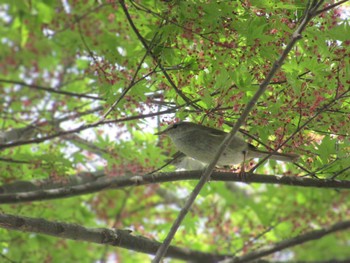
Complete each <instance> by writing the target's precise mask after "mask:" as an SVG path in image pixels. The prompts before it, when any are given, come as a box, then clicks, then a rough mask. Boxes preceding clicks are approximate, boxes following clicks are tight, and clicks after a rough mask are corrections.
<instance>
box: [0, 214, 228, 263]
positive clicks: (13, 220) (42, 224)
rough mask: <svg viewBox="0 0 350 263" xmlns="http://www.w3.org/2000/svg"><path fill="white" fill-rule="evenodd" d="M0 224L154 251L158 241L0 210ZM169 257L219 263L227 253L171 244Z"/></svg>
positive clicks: (125, 232) (116, 231)
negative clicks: (209, 251) (201, 250)
mask: <svg viewBox="0 0 350 263" xmlns="http://www.w3.org/2000/svg"><path fill="white" fill-rule="evenodd" d="M0 227H1V228H4V229H12V230H17V231H22V232H32V233H39V234H44V235H49V236H54V237H57V238H65V239H72V240H81V241H86V242H90V243H97V244H102V245H111V246H115V247H121V248H126V249H129V250H133V251H137V252H141V253H147V254H155V252H156V251H157V248H158V247H159V246H160V243H159V242H157V241H153V240H150V239H148V238H146V237H143V236H134V235H131V234H130V232H131V231H129V230H120V229H109V228H87V227H83V226H80V225H77V224H68V223H62V222H53V221H48V220H45V219H41V218H31V217H24V216H14V215H9V214H3V213H0ZM166 256H168V257H172V258H178V259H183V260H190V261H195V262H208V263H209V262H218V261H219V260H223V259H224V258H227V255H216V254H209V253H203V252H200V251H195V250H190V249H188V248H180V247H175V246H172V247H170V248H169V250H168V253H167V255H166Z"/></svg>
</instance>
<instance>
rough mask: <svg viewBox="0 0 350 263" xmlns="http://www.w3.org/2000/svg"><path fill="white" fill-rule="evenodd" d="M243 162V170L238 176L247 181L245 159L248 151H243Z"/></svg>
mask: <svg viewBox="0 0 350 263" xmlns="http://www.w3.org/2000/svg"><path fill="white" fill-rule="evenodd" d="M242 153H243V162H242V164H241V170H240V172H239V173H238V177H239V178H240V179H241V181H243V182H245V181H246V173H245V167H244V165H245V160H246V157H247V153H248V152H247V151H243V152H242Z"/></svg>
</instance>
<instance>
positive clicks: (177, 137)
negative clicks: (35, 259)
mask: <svg viewBox="0 0 350 263" xmlns="http://www.w3.org/2000/svg"><path fill="white" fill-rule="evenodd" d="M161 134H165V135H167V136H169V137H170V139H171V140H172V142H173V143H174V144H175V146H176V148H177V149H178V150H179V151H181V152H182V153H184V154H186V155H187V156H189V157H192V158H193V159H196V160H198V161H201V162H203V163H206V164H209V163H210V162H211V161H212V160H213V158H214V154H216V153H217V151H218V149H219V146H220V144H221V142H222V141H223V140H224V139H225V137H226V135H227V133H226V132H224V131H220V130H217V129H213V128H209V127H206V126H203V125H200V124H195V123H192V122H179V123H174V124H172V125H170V126H169V127H168V128H166V129H165V130H164V131H161V132H159V133H156V135H161ZM267 156H268V158H269V159H273V160H278V161H284V162H293V161H295V160H296V159H297V158H298V157H299V156H298V155H296V154H290V153H277V152H275V153H269V152H265V151H261V150H258V149H257V148H256V147H255V146H253V145H251V144H250V143H247V142H245V141H244V140H243V139H242V138H240V137H239V136H235V137H234V138H233V140H232V141H231V143H230V145H229V146H228V147H227V148H226V150H225V151H224V152H223V153H222V155H221V157H220V159H219V161H218V163H217V164H218V165H223V166H224V165H234V164H239V163H242V162H244V161H245V160H248V159H252V158H265V157H267Z"/></svg>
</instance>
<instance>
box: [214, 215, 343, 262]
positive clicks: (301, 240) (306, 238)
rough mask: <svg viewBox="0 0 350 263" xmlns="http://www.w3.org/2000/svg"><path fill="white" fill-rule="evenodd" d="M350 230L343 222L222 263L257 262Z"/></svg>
mask: <svg viewBox="0 0 350 263" xmlns="http://www.w3.org/2000/svg"><path fill="white" fill-rule="evenodd" d="M348 228H350V221H343V222H339V223H336V224H334V225H331V226H329V227H325V228H322V229H319V230H314V231H310V232H307V233H305V234H302V235H299V236H296V237H294V238H291V239H287V240H283V241H281V242H279V243H276V244H274V245H271V246H269V247H268V248H263V249H260V250H256V251H253V252H251V253H248V254H246V255H244V256H242V257H237V258H233V259H228V260H224V261H221V263H243V262H251V261H252V260H256V259H259V258H262V257H264V256H267V255H271V254H272V253H275V252H278V251H281V250H283V249H286V248H288V247H294V246H297V245H300V244H303V243H305V242H309V241H312V240H316V239H320V238H322V237H324V236H326V235H329V234H332V233H334V232H337V231H342V230H346V229H348Z"/></svg>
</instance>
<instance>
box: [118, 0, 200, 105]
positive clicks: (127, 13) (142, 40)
mask: <svg viewBox="0 0 350 263" xmlns="http://www.w3.org/2000/svg"><path fill="white" fill-rule="evenodd" d="M119 3H120V5H121V6H122V9H123V11H124V14H125V16H126V18H127V20H128V22H129V24H130V26H131V28H132V30H133V31H134V32H135V34H136V36H137V38H138V39H139V40H140V42H141V43H142V45H143V46H144V48H145V49H146V50H150V49H149V46H148V44H147V42H146V41H145V39H144V38H143V36H142V35H141V34H140V32H139V30H138V29H137V28H136V26H135V24H134V22H133V20H132V18H131V16H130V14H129V11H128V9H127V8H126V6H125V1H124V0H119ZM149 54H150V55H151V56H152V58H153V60H154V61H155V62H156V64H157V65H158V66H159V68H160V69H161V70H162V72H163V75H164V76H165V78H166V79H167V80H168V82H169V83H170V85H171V86H172V88H173V89H174V90H175V91H176V93H177V94H178V95H179V96H180V97H181V98H182V99H183V100H184V101H185V102H186V103H187V104H188V105H192V106H193V107H195V108H197V109H198V107H197V106H196V105H194V103H193V102H192V101H191V100H189V99H188V98H187V97H186V96H185V95H184V94H183V93H182V92H181V91H180V90H179V89H178V88H177V86H176V84H175V83H174V81H173V80H172V79H171V77H170V76H169V74H168V72H167V70H166V69H165V68H164V67H163V65H162V63H161V62H160V61H159V59H158V58H157V56H156V55H155V54H153V52H152V51H151V50H150V52H149Z"/></svg>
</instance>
